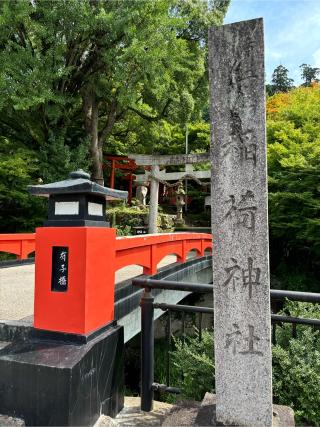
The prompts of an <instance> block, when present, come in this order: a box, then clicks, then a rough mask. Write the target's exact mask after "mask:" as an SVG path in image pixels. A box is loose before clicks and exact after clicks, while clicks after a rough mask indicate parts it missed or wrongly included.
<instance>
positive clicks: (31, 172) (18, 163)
mask: <svg viewBox="0 0 320 427" xmlns="http://www.w3.org/2000/svg"><path fill="white" fill-rule="evenodd" d="M9 147H10V144H9V142H8V141H7V140H5V139H2V140H1V145H0V231H1V232H2V233H4V232H7V233H10V232H11V233H14V232H17V231H34V228H35V226H38V225H40V224H41V222H42V221H43V220H44V218H45V215H46V203H45V202H44V201H43V200H41V199H40V198H36V197H33V196H30V195H29V194H28V193H27V185H28V184H30V183H32V182H34V181H35V178H36V177H37V175H38V164H37V161H36V159H35V156H34V153H33V152H32V151H30V150H27V149H25V148H17V149H15V150H10V148H9Z"/></svg>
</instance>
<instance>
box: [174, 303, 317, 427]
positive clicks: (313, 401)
mask: <svg viewBox="0 0 320 427" xmlns="http://www.w3.org/2000/svg"><path fill="white" fill-rule="evenodd" d="M283 313H285V314H286V315H291V316H299V317H305V318H313V319H320V309H319V305H313V304H309V303H297V302H287V303H286V304H285V308H284V310H283ZM297 334H298V335H297V338H291V325H285V326H283V327H279V326H278V328H277V345H275V346H273V351H272V355H273V394H274V402H275V403H278V404H281V405H288V406H290V407H292V408H293V409H294V411H295V418H296V422H298V423H299V425H300V422H303V423H308V425H310V424H312V425H316V426H319V425H320V422H319V420H320V331H319V330H318V331H315V332H314V331H313V330H312V328H310V327H308V326H297ZM213 354H214V342H213V331H212V330H207V331H203V341H202V342H199V340H198V337H189V338H187V340H186V341H185V343H183V341H182V340H181V339H175V349H174V351H173V352H172V360H173V367H172V384H173V385H174V386H179V387H180V388H181V390H182V397H183V398H186V399H195V400H201V399H202V398H203V396H204V394H205V392H206V391H214V387H215V385H214V362H213Z"/></svg>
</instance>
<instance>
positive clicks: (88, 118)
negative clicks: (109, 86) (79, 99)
mask: <svg viewBox="0 0 320 427" xmlns="http://www.w3.org/2000/svg"><path fill="white" fill-rule="evenodd" d="M83 109H84V115H85V128H86V132H87V134H88V135H89V137H90V155H91V161H92V174H91V179H92V181H94V182H96V183H98V184H100V185H104V179H103V170H102V160H103V159H102V144H99V135H98V122H99V105H98V103H97V100H96V96H95V93H94V92H93V91H92V90H88V91H87V92H86V93H85V95H84V98H83Z"/></svg>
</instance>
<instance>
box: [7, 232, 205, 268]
mask: <svg viewBox="0 0 320 427" xmlns="http://www.w3.org/2000/svg"><path fill="white" fill-rule="evenodd" d="M115 249H116V264H115V271H117V270H119V269H120V268H123V267H126V266H127V265H131V264H135V265H140V266H142V267H143V272H144V274H149V275H151V274H155V273H156V272H157V265H158V263H159V262H160V261H161V260H162V259H163V258H164V257H165V256H166V255H170V254H175V255H177V260H178V262H185V261H186V257H187V254H188V252H190V251H191V250H195V251H196V253H197V256H203V255H204V252H205V250H206V249H210V250H211V249H212V236H211V234H206V233H163V234H149V235H144V236H128V237H117V239H116V248H115ZM34 251H35V234H34V233H18V234H0V252H8V253H12V254H15V255H16V256H17V259H20V260H21V259H26V258H28V255H29V254H30V253H32V252H34Z"/></svg>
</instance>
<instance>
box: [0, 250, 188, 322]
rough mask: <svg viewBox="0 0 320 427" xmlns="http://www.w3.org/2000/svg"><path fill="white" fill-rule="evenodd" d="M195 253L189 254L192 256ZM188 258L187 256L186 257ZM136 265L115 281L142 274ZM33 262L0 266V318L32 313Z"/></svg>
mask: <svg viewBox="0 0 320 427" xmlns="http://www.w3.org/2000/svg"><path fill="white" fill-rule="evenodd" d="M194 255H195V254H194V253H193V254H190V257H193V256H194ZM188 258H189V257H188ZM176 259H177V257H176V256H175V255H168V256H166V257H165V258H164V259H163V260H162V261H161V262H160V263H159V265H158V267H164V266H166V265H169V264H172V263H174V262H176ZM142 272H143V268H142V267H140V266H137V265H130V266H128V267H124V268H122V269H121V270H119V271H117V272H116V280H115V282H116V283H119V282H122V281H123V280H128V279H131V278H132V277H135V276H139V275H140V274H142ZM33 297H34V264H26V265H21V266H17V267H7V268H0V320H21V319H24V318H25V317H29V316H32V315H33Z"/></svg>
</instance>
